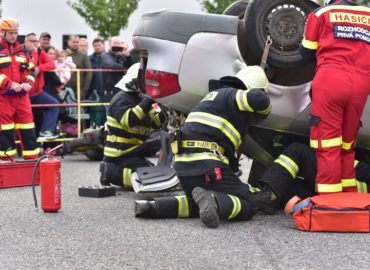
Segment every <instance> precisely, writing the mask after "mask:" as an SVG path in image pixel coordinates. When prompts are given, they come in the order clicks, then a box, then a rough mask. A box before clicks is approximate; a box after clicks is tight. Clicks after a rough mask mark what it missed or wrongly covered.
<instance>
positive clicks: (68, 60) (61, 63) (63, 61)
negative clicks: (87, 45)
mask: <svg viewBox="0 0 370 270" xmlns="http://www.w3.org/2000/svg"><path fill="white" fill-rule="evenodd" d="M55 65H56V67H57V69H62V71H57V75H58V76H59V79H60V81H61V82H62V83H63V84H64V85H65V84H67V82H68V81H69V80H70V79H71V72H70V71H68V70H70V69H75V68H76V65H75V63H73V60H72V57H71V56H68V57H67V56H66V51H63V50H62V51H59V50H58V51H57V59H56V60H55Z"/></svg>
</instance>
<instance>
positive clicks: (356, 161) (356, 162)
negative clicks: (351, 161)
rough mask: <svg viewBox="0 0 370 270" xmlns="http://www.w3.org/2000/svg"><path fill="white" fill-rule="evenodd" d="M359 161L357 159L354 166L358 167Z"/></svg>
mask: <svg viewBox="0 0 370 270" xmlns="http://www.w3.org/2000/svg"><path fill="white" fill-rule="evenodd" d="M358 162H359V161H358V160H356V159H355V166H354V167H355V168H356V166H357V164H358Z"/></svg>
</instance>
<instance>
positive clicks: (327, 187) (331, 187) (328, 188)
mask: <svg viewBox="0 0 370 270" xmlns="http://www.w3.org/2000/svg"><path fill="white" fill-rule="evenodd" d="M342 190H343V187H342V183H339V184H317V191H318V192H341V191H342Z"/></svg>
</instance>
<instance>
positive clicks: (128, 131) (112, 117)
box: [104, 91, 165, 158]
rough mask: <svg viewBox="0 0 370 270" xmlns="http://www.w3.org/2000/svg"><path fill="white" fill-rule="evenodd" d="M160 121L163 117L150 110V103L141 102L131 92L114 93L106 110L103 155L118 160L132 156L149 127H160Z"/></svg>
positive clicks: (142, 100) (148, 131)
mask: <svg viewBox="0 0 370 270" xmlns="http://www.w3.org/2000/svg"><path fill="white" fill-rule="evenodd" d="M148 101H149V102H148ZM164 120H165V118H164V115H163V114H162V113H158V112H157V111H156V110H155V109H154V108H152V101H150V100H148V99H147V98H144V99H142V98H141V97H140V96H139V94H138V93H135V92H125V91H120V92H118V93H117V94H116V95H115V96H114V97H113V99H112V101H111V105H110V107H109V111H108V116H107V126H108V136H107V139H106V143H105V147H104V156H105V157H110V158H120V157H122V156H125V157H127V156H133V155H135V154H136V153H138V151H139V149H140V146H141V145H143V144H144V141H145V140H146V139H147V138H148V137H149V135H150V132H151V130H152V128H160V127H161V124H162V122H163V121H164Z"/></svg>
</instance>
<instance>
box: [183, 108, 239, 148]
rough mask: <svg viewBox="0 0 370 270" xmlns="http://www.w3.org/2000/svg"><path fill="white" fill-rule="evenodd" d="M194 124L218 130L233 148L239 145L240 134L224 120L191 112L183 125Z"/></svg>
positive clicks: (207, 114) (202, 113)
mask: <svg viewBox="0 0 370 270" xmlns="http://www.w3.org/2000/svg"><path fill="white" fill-rule="evenodd" d="M188 122H196V123H201V124H204V125H207V126H211V127H214V128H217V129H219V130H220V131H221V132H222V133H223V134H225V136H226V137H227V138H229V140H230V141H231V142H232V144H233V145H234V147H235V148H237V147H238V146H239V145H240V144H241V138H240V133H239V132H238V130H237V129H236V128H235V127H234V126H233V125H232V124H231V123H230V122H228V121H227V120H226V119H224V118H222V117H219V116H216V115H213V114H210V113H204V112H192V113H190V114H189V116H188V118H187V119H186V121H185V123H188Z"/></svg>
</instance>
